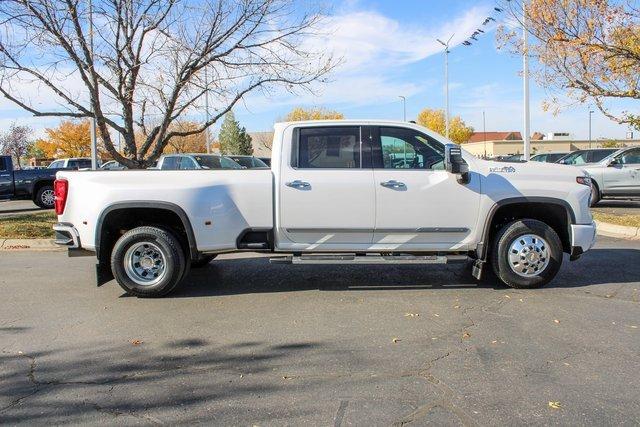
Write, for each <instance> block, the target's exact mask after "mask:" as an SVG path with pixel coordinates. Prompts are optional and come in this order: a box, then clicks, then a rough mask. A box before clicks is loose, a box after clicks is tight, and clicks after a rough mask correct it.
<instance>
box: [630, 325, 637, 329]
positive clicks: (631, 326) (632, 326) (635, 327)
mask: <svg viewBox="0 0 640 427" xmlns="http://www.w3.org/2000/svg"><path fill="white" fill-rule="evenodd" d="M629 327H630V328H632V329H638V327H637V326H636V325H629Z"/></svg>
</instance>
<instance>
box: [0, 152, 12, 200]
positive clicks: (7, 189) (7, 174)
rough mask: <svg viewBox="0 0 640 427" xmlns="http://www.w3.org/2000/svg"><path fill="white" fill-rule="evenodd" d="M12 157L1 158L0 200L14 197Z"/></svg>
mask: <svg viewBox="0 0 640 427" xmlns="http://www.w3.org/2000/svg"><path fill="white" fill-rule="evenodd" d="M10 161H11V158H10V157H0V199H6V198H7V197H11V196H12V195H13V173H12V171H11V165H9V164H8V162H10Z"/></svg>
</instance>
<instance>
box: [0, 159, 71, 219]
mask: <svg viewBox="0 0 640 427" xmlns="http://www.w3.org/2000/svg"><path fill="white" fill-rule="evenodd" d="M59 170H61V169H57V168H56V169H30V170H14V169H13V162H12V161H11V156H0V200H2V199H31V200H33V203H35V204H36V205H38V206H40V207H41V208H43V209H52V208H53V181H54V180H55V179H56V172H58V171H59Z"/></svg>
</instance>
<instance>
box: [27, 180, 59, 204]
mask: <svg viewBox="0 0 640 427" xmlns="http://www.w3.org/2000/svg"><path fill="white" fill-rule="evenodd" d="M54 180H55V178H54V179H48V178H42V179H38V180H36V181H34V182H33V183H32V184H31V200H33V201H34V202H35V200H36V197H37V195H38V191H40V189H41V188H42V187H44V186H46V185H50V186H51V187H53V181H54Z"/></svg>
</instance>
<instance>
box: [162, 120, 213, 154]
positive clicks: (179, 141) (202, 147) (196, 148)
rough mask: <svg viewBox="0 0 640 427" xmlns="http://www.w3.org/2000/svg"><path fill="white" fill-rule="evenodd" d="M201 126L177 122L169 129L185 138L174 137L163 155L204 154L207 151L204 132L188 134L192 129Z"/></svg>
mask: <svg viewBox="0 0 640 427" xmlns="http://www.w3.org/2000/svg"><path fill="white" fill-rule="evenodd" d="M200 126H202V125H201V124H199V123H196V122H191V121H182V120H181V121H177V122H175V123H173V124H172V126H171V129H172V130H175V131H177V132H178V133H180V134H183V133H184V134H189V135H187V136H174V137H172V138H171V139H170V140H169V144H168V145H167V148H165V153H205V152H206V151H207V135H206V131H205V132H200V133H194V134H190V132H191V131H192V130H193V129H198V128H200Z"/></svg>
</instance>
